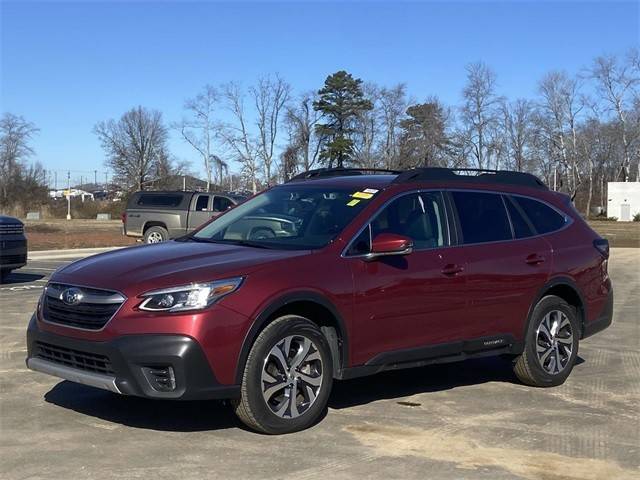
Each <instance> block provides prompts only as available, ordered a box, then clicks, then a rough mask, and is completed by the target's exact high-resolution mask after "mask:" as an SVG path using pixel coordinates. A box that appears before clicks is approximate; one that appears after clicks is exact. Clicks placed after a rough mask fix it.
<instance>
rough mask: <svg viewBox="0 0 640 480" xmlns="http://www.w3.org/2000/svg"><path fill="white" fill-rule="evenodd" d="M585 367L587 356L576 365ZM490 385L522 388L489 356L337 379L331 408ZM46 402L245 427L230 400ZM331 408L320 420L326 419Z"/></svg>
mask: <svg viewBox="0 0 640 480" xmlns="http://www.w3.org/2000/svg"><path fill="white" fill-rule="evenodd" d="M582 363H584V360H583V359H582V358H581V357H578V358H577V360H576V366H577V365H581V364H582ZM488 382H505V383H515V384H520V381H519V380H518V379H517V377H516V376H515V374H514V373H513V370H512V368H511V360H510V359H507V358H501V357H489V358H481V359H476V360H467V361H464V362H457V363H446V364H440V365H429V366H426V367H421V368H410V369H405V370H396V371H389V372H383V373H379V374H377V375H373V376H369V377H362V378H356V379H353V380H343V381H336V382H334V384H333V391H332V393H331V396H330V397H329V405H328V406H329V408H334V409H343V408H350V407H354V406H358V405H365V404H368V403H371V402H374V401H378V400H385V399H386V400H390V399H397V400H398V403H400V404H403V405H409V406H414V405H419V404H414V403H413V402H404V401H403V400H402V399H403V398H404V397H408V396H412V395H416V394H420V393H431V392H441V391H444V390H451V389H454V388H459V387H464V386H468V385H478V384H482V383H488ZM44 398H45V401H47V402H48V403H51V404H54V405H57V406H59V407H62V408H66V409H69V410H73V411H75V412H78V413H81V414H83V415H88V416H92V417H95V418H100V419H102V420H105V421H108V422H112V423H118V424H121V425H126V426H129V427H135V428H143V429H149V430H158V431H169V432H199V431H211V430H224V429H229V428H241V429H243V430H248V429H247V427H245V426H244V424H242V423H241V422H240V421H239V420H238V419H237V417H236V416H235V414H234V413H233V410H232V409H231V407H230V406H229V405H228V404H227V402H222V401H216V400H202V401H171V400H151V399H145V398H140V397H130V396H122V395H117V394H115V393H111V392H106V391H104V390H99V389H97V388H92V387H87V386H85V385H80V384H77V383H73V382H68V381H62V382H60V383H58V384H57V385H56V386H55V387H53V388H52V389H51V390H50V391H49V392H47V393H46V394H45V396H44ZM325 414H326V410H325V412H324V413H323V415H322V416H321V418H320V419H318V422H321V421H322V418H324V415H325Z"/></svg>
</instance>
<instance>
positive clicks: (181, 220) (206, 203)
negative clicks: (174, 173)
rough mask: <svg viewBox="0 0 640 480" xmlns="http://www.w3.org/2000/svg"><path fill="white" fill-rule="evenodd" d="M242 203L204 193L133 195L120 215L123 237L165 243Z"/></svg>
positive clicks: (234, 198) (224, 196)
mask: <svg viewBox="0 0 640 480" xmlns="http://www.w3.org/2000/svg"><path fill="white" fill-rule="evenodd" d="M242 200H243V198H242V197H240V196H237V195H225V194H218V193H207V192H136V193H134V194H133V195H132V196H131V198H130V199H129V203H128V204H127V210H126V211H125V212H124V213H123V214H122V229H123V233H124V234H125V235H127V236H129V237H138V238H144V241H145V243H159V242H165V241H167V240H169V239H171V238H176V237H180V236H182V235H184V234H185V233H187V232H190V231H192V230H195V229H196V228H198V227H199V226H200V225H202V224H203V223H205V222H207V221H209V220H210V219H212V218H215V217H217V216H218V215H220V214H221V213H223V212H225V211H226V210H228V209H229V208H231V207H233V206H235V205H237V204H238V203H240V202H241V201H242Z"/></svg>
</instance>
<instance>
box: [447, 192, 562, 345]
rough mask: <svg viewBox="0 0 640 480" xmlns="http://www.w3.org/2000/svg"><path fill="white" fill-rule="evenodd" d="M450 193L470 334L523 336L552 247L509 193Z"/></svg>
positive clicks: (544, 275) (545, 278)
mask: <svg viewBox="0 0 640 480" xmlns="http://www.w3.org/2000/svg"><path fill="white" fill-rule="evenodd" d="M450 195H451V198H452V200H453V204H454V205H455V210H456V212H457V225H458V233H459V240H460V241H461V242H462V244H463V246H464V252H465V260H466V263H467V271H466V277H467V283H466V296H467V298H468V300H469V310H468V311H467V313H466V315H465V321H466V324H467V328H466V332H467V335H468V338H480V337H494V336H496V337H505V336H513V337H514V338H515V339H516V340H519V339H521V338H522V334H523V330H524V328H523V327H524V324H525V320H526V318H527V314H528V311H529V307H530V305H531V302H532V300H533V298H534V297H535V295H536V294H537V293H538V290H539V289H540V288H541V287H542V285H543V284H544V283H545V282H546V280H547V279H548V277H549V275H550V272H551V266H552V252H551V248H550V246H549V244H548V243H547V242H546V241H545V240H544V239H543V238H542V237H539V236H536V235H535V232H534V231H533V230H532V228H531V224H530V223H529V221H528V220H527V219H525V218H524V217H523V215H522V213H521V211H520V209H519V208H518V206H517V205H515V204H514V203H513V202H512V201H511V200H510V198H509V197H508V196H505V195H502V194H500V193H495V192H484V191H483V192H479V191H452V192H450ZM505 343H506V342H505ZM492 346H495V347H499V346H500V343H493V344H492Z"/></svg>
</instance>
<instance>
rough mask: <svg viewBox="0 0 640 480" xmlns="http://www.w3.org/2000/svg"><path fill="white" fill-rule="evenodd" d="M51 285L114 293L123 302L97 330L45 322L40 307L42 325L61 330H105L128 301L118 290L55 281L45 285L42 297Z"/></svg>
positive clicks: (95, 330)
mask: <svg viewBox="0 0 640 480" xmlns="http://www.w3.org/2000/svg"><path fill="white" fill-rule="evenodd" d="M65 266H67V265H65ZM51 283H53V284H57V285H65V286H66V287H75V288H88V289H91V290H102V291H104V292H115V293H116V294H118V295H120V296H121V297H122V298H123V299H124V300H122V303H121V304H120V306H119V307H118V309H117V310H116V311H115V312H113V315H111V317H109V320H107V321H106V322H105V323H104V325H103V326H102V327H101V328H97V329H96V328H82V327H75V326H73V325H65V324H64V323H57V322H50V321H49V320H47V319H46V318H45V317H44V305H43V306H42V310H41V311H40V312H39V313H40V315H39V317H40V319H41V320H42V321H43V322H44V323H46V324H48V325H55V326H57V327H61V328H73V329H74V330H80V331H83V332H102V331H103V330H104V329H105V328H107V325H109V323H111V320H113V319H114V317H115V316H116V315H117V314H118V312H120V310H121V309H122V307H123V306H124V304H125V303H127V300H128V298H127V296H126V295H125V294H124V293H122V292H121V291H119V290H111V289H105V288H96V287H90V286H88V285H77V284H72V283H63V282H56V281H53V282H49V283H47V285H45V287H44V291H43V292H42V294H43V296H44V295H47V288H48V287H49V285H50V284H51ZM47 296H49V295H47ZM54 298H55V297H54Z"/></svg>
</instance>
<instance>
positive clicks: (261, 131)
mask: <svg viewBox="0 0 640 480" xmlns="http://www.w3.org/2000/svg"><path fill="white" fill-rule="evenodd" d="M250 91H251V94H252V95H253V100H254V103H255V108H256V113H257V119H256V126H257V127H258V141H257V154H258V157H259V158H260V160H262V163H263V166H264V178H265V182H266V184H267V186H269V185H271V181H272V170H273V163H274V161H275V157H274V153H275V146H276V141H277V140H278V127H279V126H280V121H281V114H282V113H283V111H284V109H285V107H286V105H287V102H288V101H289V98H290V96H291V85H289V84H288V83H287V82H285V81H284V80H283V79H282V78H280V77H279V76H278V75H276V76H275V78H273V79H272V78H270V77H265V78H261V79H260V80H258V84H257V85H256V86H255V87H252V88H251V89H250Z"/></svg>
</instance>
